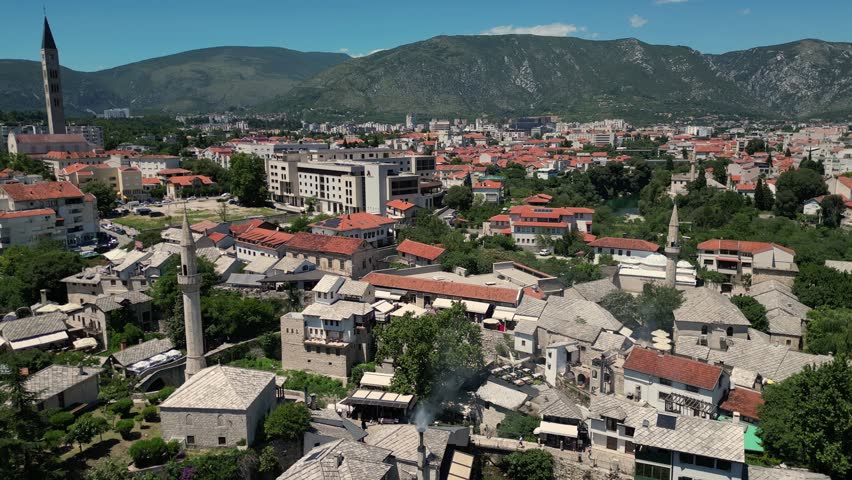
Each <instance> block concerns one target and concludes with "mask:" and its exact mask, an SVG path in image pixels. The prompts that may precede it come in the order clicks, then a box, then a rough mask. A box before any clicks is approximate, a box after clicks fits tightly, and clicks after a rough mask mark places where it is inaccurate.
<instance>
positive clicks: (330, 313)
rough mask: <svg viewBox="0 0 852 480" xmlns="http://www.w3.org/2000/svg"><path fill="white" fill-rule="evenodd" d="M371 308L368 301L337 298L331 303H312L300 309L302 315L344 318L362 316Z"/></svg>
mask: <svg viewBox="0 0 852 480" xmlns="http://www.w3.org/2000/svg"><path fill="white" fill-rule="evenodd" d="M372 309H373V306H372V305H370V304H369V303H362V302H350V301H348V300H338V301H336V302H334V303H332V304H331V305H329V304H325V303H312V304H310V305H308V306H307V307H305V309H304V310H302V315H309V316H312V317H319V318H322V319H326V320H346V319H347V318H350V317H352V316H353V315H360V316H364V315H366V314H367V313H369V312H370V311H371V310H372Z"/></svg>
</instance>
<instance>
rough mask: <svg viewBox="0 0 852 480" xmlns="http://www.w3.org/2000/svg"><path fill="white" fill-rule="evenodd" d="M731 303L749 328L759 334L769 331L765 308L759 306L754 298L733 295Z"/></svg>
mask: <svg viewBox="0 0 852 480" xmlns="http://www.w3.org/2000/svg"><path fill="white" fill-rule="evenodd" d="M731 303H733V304H734V305H736V306H737V308H739V309H740V311H741V312H743V315H745V317H746V319H748V321H749V323H751V326H752V327H754V328H755V329H757V330H760V331H761V332H768V331H769V321H768V320H767V319H766V307H764V306H763V305H761V304H760V302H758V301H757V300H755V299H754V297H750V296H748V295H734V296H733V297H731Z"/></svg>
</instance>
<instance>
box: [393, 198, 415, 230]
mask: <svg viewBox="0 0 852 480" xmlns="http://www.w3.org/2000/svg"><path fill="white" fill-rule="evenodd" d="M385 205H386V206H387V209H386V211H385V216H386V217H388V218H392V219H394V220H396V221H397V223H398V224H402V225H410V224H411V223H413V222H414V213H415V212H416V211H417V205H415V204H413V203H410V202H406V201H405V200H391V201H389V202H387V203H386V204H385Z"/></svg>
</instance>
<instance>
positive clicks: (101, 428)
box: [65, 413, 109, 452]
mask: <svg viewBox="0 0 852 480" xmlns="http://www.w3.org/2000/svg"><path fill="white" fill-rule="evenodd" d="M108 428H109V425H107V423H106V420H105V419H104V418H103V417H95V416H93V415H92V414H91V413H87V414H85V415H83V416H81V417H80V418H78V419H77V421H75V422H74V423H73V424H72V425H71V426H70V427H68V433H66V434H65V441H67V442H68V443H76V444H77V446H78V447H80V451H81V452H82V451H83V444H84V443H89V442H91V441H92V439H94V438H95V436H97V435H102V434H103V433H104V432H105V431H106V430H107V429H108Z"/></svg>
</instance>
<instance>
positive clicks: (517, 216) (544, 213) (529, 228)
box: [488, 205, 595, 250]
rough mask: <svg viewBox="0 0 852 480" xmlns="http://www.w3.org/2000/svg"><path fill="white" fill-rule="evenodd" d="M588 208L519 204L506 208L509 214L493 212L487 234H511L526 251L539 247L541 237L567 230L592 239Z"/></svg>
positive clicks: (553, 236)
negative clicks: (495, 213)
mask: <svg viewBox="0 0 852 480" xmlns="http://www.w3.org/2000/svg"><path fill="white" fill-rule="evenodd" d="M594 213H595V211H594V210H592V209H590V208H573V207H562V208H548V207H536V206H532V205H518V206H515V207H511V208H510V209H509V213H508V215H506V214H501V215H495V216H493V217H491V218H490V219H489V225H488V227H489V228H488V231H489V232H491V233H490V234H492V235H493V234H498V233H500V234H508V235H511V236H512V238H513V239H514V240H515V244H517V245H518V246H519V247H521V248H525V249H528V250H531V249H537V248H540V247H542V245H539V238H540V237H550V238H552V239H554V240H556V239H559V238H562V236H563V235H565V234H566V233H568V232H570V231H576V232H578V233H579V234H580V235H581V236H582V237H583V238H584V240H592V239H594V237H593V236H592V235H591V231H592V217H593V215H594Z"/></svg>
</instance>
